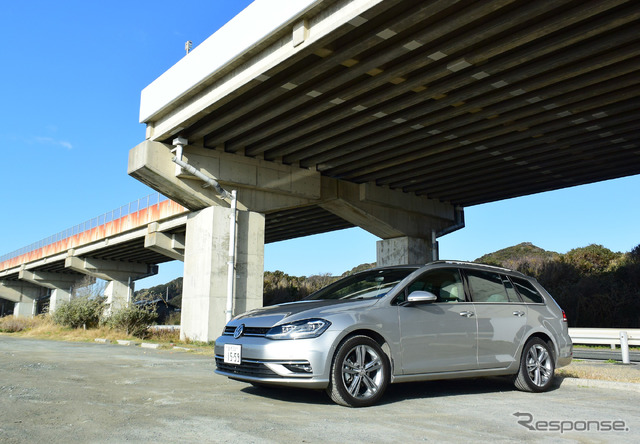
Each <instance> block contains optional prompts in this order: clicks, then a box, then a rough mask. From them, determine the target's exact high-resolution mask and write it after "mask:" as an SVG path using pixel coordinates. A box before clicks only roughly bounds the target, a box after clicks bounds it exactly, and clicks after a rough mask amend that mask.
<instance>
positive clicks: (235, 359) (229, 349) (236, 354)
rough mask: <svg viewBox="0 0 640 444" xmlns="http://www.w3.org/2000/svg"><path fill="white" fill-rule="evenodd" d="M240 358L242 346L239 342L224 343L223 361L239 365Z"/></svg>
mask: <svg viewBox="0 0 640 444" xmlns="http://www.w3.org/2000/svg"><path fill="white" fill-rule="evenodd" d="M241 360H242V346H241V345H239V344H224V363H225V364H236V365H239V364H240V361H241Z"/></svg>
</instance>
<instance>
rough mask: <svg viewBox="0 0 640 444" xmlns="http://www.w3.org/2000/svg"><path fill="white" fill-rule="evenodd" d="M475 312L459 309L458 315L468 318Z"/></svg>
mask: <svg viewBox="0 0 640 444" xmlns="http://www.w3.org/2000/svg"><path fill="white" fill-rule="evenodd" d="M474 314H475V313H474V312H472V311H461V312H460V316H466V317H468V318H470V317H471V316H473V315H474Z"/></svg>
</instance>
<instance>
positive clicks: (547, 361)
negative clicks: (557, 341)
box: [515, 338, 555, 392]
mask: <svg viewBox="0 0 640 444" xmlns="http://www.w3.org/2000/svg"><path fill="white" fill-rule="evenodd" d="M554 370H555V363H554V361H553V355H552V354H551V350H550V349H549V345H548V344H547V343H546V342H545V341H543V340H542V339H540V338H531V339H529V340H528V341H527V343H526V344H525V346H524V349H523V351H522V357H521V359H520V370H519V371H518V375H517V376H516V379H515V385H516V387H517V388H518V389H520V390H523V391H525V392H544V391H546V390H548V389H549V387H551V380H552V379H553V372H554Z"/></svg>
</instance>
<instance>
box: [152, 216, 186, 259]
mask: <svg viewBox="0 0 640 444" xmlns="http://www.w3.org/2000/svg"><path fill="white" fill-rule="evenodd" d="M148 230H149V232H148V233H147V234H146V235H145V237H144V247H145V248H148V249H150V250H153V251H155V252H156V253H160V254H163V255H165V256H167V257H170V258H172V259H175V260H178V261H182V262H184V248H185V247H184V245H185V237H184V233H173V234H167V233H163V232H162V231H159V230H158V223H156V222H154V223H152V224H149V227H148Z"/></svg>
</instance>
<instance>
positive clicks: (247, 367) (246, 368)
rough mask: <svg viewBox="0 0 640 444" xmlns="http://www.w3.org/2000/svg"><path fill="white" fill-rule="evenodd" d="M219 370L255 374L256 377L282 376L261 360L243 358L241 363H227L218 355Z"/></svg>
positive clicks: (236, 373)
mask: <svg viewBox="0 0 640 444" xmlns="http://www.w3.org/2000/svg"><path fill="white" fill-rule="evenodd" d="M216 366H217V367H218V370H220V371H223V372H225V373H232V374H234V375H238V376H253V377H256V378H280V377H281V376H280V375H278V374H277V373H275V372H274V371H273V370H271V369H270V368H269V367H267V366H266V365H264V364H263V363H261V362H256V361H249V360H244V359H243V360H242V363H241V364H240V365H235V364H225V362H224V359H223V358H222V357H220V356H216Z"/></svg>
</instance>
